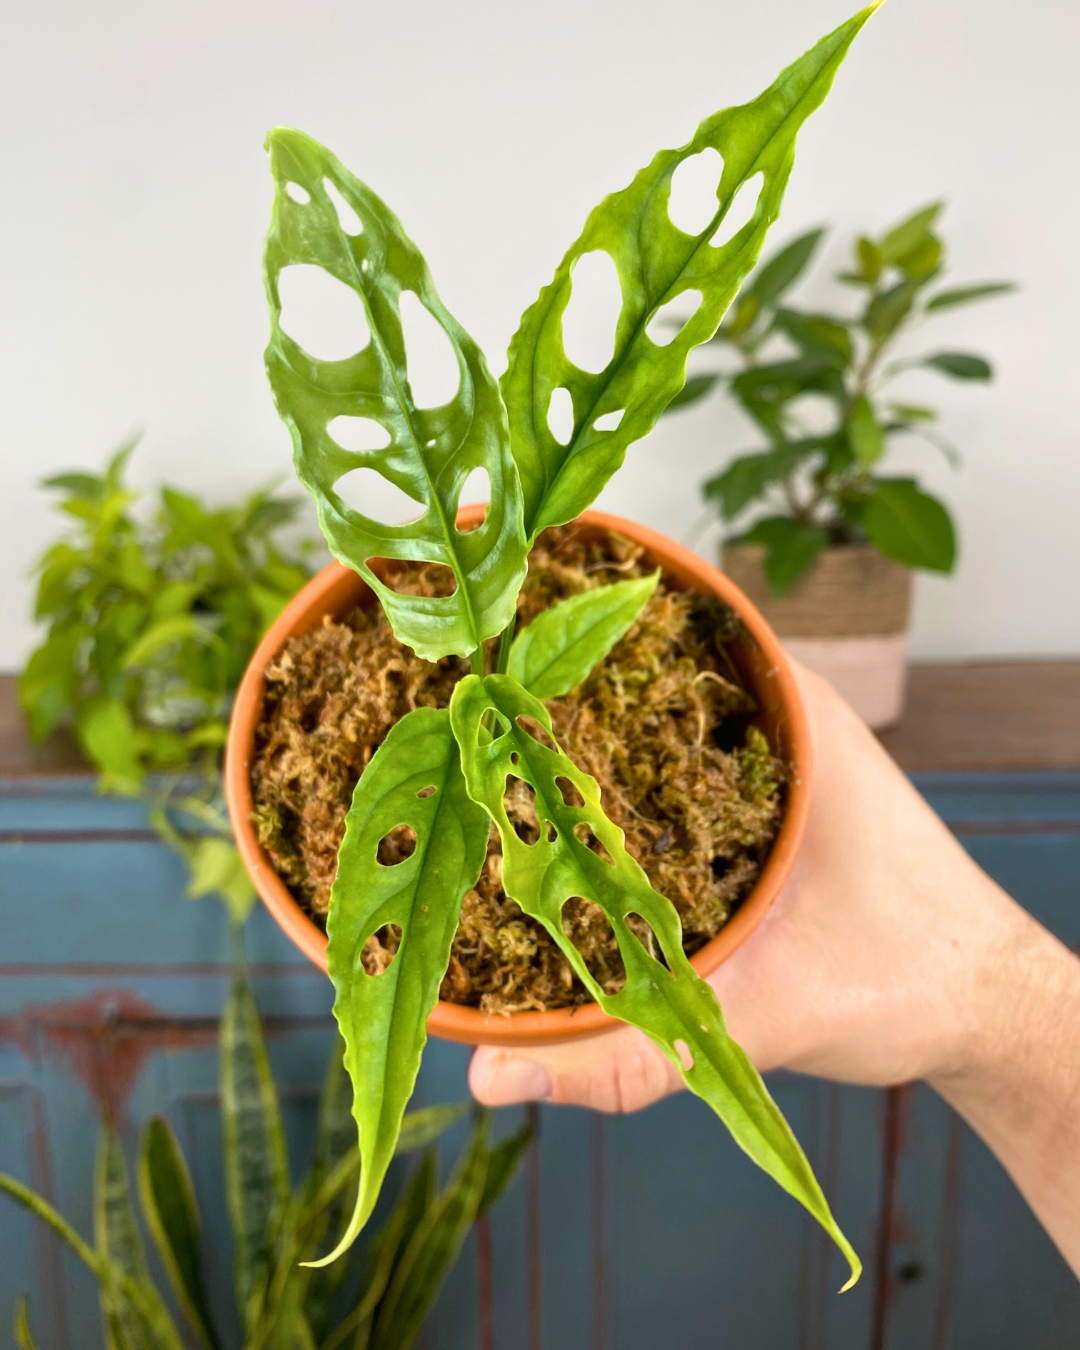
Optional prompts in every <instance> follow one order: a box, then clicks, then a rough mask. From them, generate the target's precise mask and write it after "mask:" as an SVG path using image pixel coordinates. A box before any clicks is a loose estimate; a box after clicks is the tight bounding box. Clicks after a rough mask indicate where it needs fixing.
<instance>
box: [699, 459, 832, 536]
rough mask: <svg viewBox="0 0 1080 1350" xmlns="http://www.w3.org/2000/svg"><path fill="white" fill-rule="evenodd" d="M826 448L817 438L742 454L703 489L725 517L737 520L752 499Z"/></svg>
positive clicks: (725, 518)
mask: <svg viewBox="0 0 1080 1350" xmlns="http://www.w3.org/2000/svg"><path fill="white" fill-rule="evenodd" d="M821 448H822V443H821V441H820V440H817V439H809V440H805V441H792V442H791V443H790V444H787V445H783V446H780V447H779V448H778V449H776V450H766V451H762V452H760V453H758V454H753V455H740V456H739V458H738V459H735V460H732V462H731V463H730V464H729V465H728V467H727V468H726V469H725V470H724V471H723V473H720V474H717V475H716V477H715V478H710V479H709V480H708V482H706V483H705V484H704V487H703V491H704V494H705V496H706V498H708V499H709V500H710V501H715V502H718V503H719V504H720V514H721V516H722V517H723V519H724V520H734V519H735V517H736V516H737V515H739V514H740V512H742V511H743V510H744V509H745V508H746V507H747V506H749V505H750V503H751V502H752V501H755V500H756V499H757V498H758V497H760V496H761V495H762V493H763V492H765V491H766V489H767V488H770V487H772V485H773V484H774V483H778V482H780V481H781V480H782V479H784V478H786V477H787V475H788V474H789V473H792V472H793V471H794V470H795V469H797V468H798V467H799V465H800V464H801V463H802V462H803V461H804V460H805V459H806V458H807V457H808V456H810V455H812V454H814V453H815V451H819V450H821Z"/></svg>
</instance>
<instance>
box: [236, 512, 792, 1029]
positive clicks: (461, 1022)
mask: <svg viewBox="0 0 1080 1350" xmlns="http://www.w3.org/2000/svg"><path fill="white" fill-rule="evenodd" d="M485 510H486V505H485V504H483V503H481V504H478V505H475V506H465V507H462V508H461V509H460V510H459V512H458V516H457V521H458V524H459V525H469V524H472V523H473V522H474V521H476V520H477V519H482V518H483V513H484V511H485ZM577 520H578V521H580V522H581V523H582V524H584V525H589V526H593V527H596V528H598V529H602V530H612V531H614V532H616V533H618V534H622V535H624V536H625V537H626V538H629V539H633V540H634V542H635V543H638V544H641V545H642V546H643V547H644V548H645V549H646V551H647V552H648V553H649V554H650V557H651V559H652V560H653V561H655V562H656V563H657V564H658V565H660V566H663V567H664V569H665V570H666V571H670V572H673V573H675V575H676V576H677V577H678V578H679V580H680V581H681V582H683V584H686V585H687V588H688V589H696V590H699V591H701V592H703V593H705V594H713V595H715V596H717V598H718V599H720V600H721V601H722V602H724V603H726V604H729V605H730V606H731V607H732V608H733V609H734V610H735V611H736V613H737V614H738V616H739V618H740V620H741V622H742V625H743V628H744V630H745V631H746V633H747V634H748V636H749V638H750V640H751V642H752V643H753V644H754V645H755V646H756V647H757V649H758V652H759V653H760V656H761V657H762V658H763V660H762V662H761V665H762V666H763V667H764V675H762V676H761V681H762V682H764V681H766V680H768V681H771V682H772V683H774V685H775V691H774V692H775V695H778V697H779V706H778V709H777V712H776V731H777V737H778V739H782V740H783V742H784V744H783V746H782V749H783V753H784V757H785V758H786V759H787V760H788V762H789V763H790V765H791V769H792V778H791V781H790V782H789V784H788V794H787V796H788V800H787V809H786V810H785V812H784V818H783V820H782V821H781V824H780V829H779V830H778V832H777V835H776V838H775V839H774V840H773V844H772V848H771V849H770V852H769V856H768V858H767V859H766V862H765V865H764V867H763V868H762V870H761V874H760V876H759V877H758V879H757V882H756V884H755V885H754V888H753V890H752V891H751V892H750V894H749V895H748V896H747V897H746V899H745V900H743V901H742V903H741V904H740V905H739V908H738V909H737V910H736V912H735V914H734V915H733V916H732V918H731V919H730V920H729V921H728V923H727V924H726V925H725V926H724V927H723V928H722V929H721V930H720V932H719V933H717V935H716V936H715V937H714V938H711V939H710V940H709V941H708V942H707V943H706V944H705V946H704V947H702V948H701V950H700V951H698V952H696V953H695V954H694V956H693V957H691V964H692V965H693V967H694V969H695V970H696V971H697V972H698V974H699V975H702V976H708V975H710V974H711V973H712V972H713V971H714V970H715V969H716V968H717V967H718V966H719V965H720V964H721V963H722V962H723V961H726V960H727V958H728V957H729V956H730V955H731V954H732V953H733V952H734V951H736V950H737V949H738V948H739V947H741V946H742V944H743V943H744V942H745V941H746V939H747V938H748V937H749V936H750V934H751V933H753V931H754V930H755V928H757V926H758V924H759V923H760V922H761V921H762V919H763V918H764V917H765V915H766V913H767V912H768V910H769V909H770V908H771V906H772V903H773V901H774V900H775V899H776V896H777V895H778V893H779V891H780V888H781V886H782V885H783V883H784V881H785V880H786V879H787V876H788V874H789V872H790V871H791V868H792V865H793V863H794V861H795V855H796V854H797V852H798V848H799V844H800V842H801V841H802V836H803V833H804V831H805V829H806V821H807V816H808V813H809V809H810V782H811V770H812V759H811V745H810V727H809V723H808V722H807V718H806V712H805V709H804V708H803V704H802V699H801V698H800V696H799V691H798V687H797V685H796V683H795V677H794V675H793V673H792V670H791V666H790V665H789V663H788V660H787V657H786V656H785V654H784V650H783V648H782V647H781V645H780V640H779V639H778V638H777V637H776V635H775V634H774V633H773V631H772V629H771V628H770V627H769V625H768V624H767V623H766V622H765V620H764V618H763V617H762V616H761V614H760V613H759V612H758V610H757V609H756V608H755V607H754V606H753V605H752V604H751V602H750V601H749V600H748V599H747V598H746V596H745V595H744V594H743V593H742V591H740V590H739V589H738V587H737V586H735V584H734V583H733V582H731V581H729V580H728V578H727V577H726V576H724V574H723V573H722V572H720V571H719V570H718V569H717V568H715V567H714V566H713V565H712V564H711V563H708V562H706V561H705V559H704V558H701V557H699V556H698V554H696V553H693V552H692V551H691V550H690V549H688V548H686V547H685V546H684V545H682V544H677V543H676V542H675V541H674V540H672V539H669V538H667V536H665V535H663V534H660V533H659V532H658V531H656V530H652V529H650V528H649V527H648V526H646V525H640V524H638V523H637V522H636V521H631V520H626V519H624V518H622V517H621V516H614V515H610V514H609V513H607V512H604V511H593V510H589V511H583V512H582V513H581V515H580V516H578V517H577ZM365 589H367V587H366V583H365V582H364V581H363V580H362V578H360V577H359V576H358V575H357V573H355V572H353V571H351V570H350V569H349V568H347V567H345V566H343V565H342V564H341V563H339V562H332V563H329V564H328V565H327V566H326V567H324V568H323V569H322V570H321V571H320V572H318V573H316V575H315V576H314V577H312V578H311V580H310V581H309V582H308V583H307V584H306V585H305V586H304V587H303V588H302V589H301V590H300V591H298V592H297V594H296V595H295V596H294V597H293V599H292V600H291V601H290V602H289V603H288V604H287V605H286V606H285V608H284V609H283V610H282V611H281V613H280V614H279V615H278V617H277V619H275V621H274V622H273V624H271V626H270V628H269V629H268V630H267V632H266V634H265V636H264V637H263V639H262V641H261V642H260V643H259V645H258V647H257V648H256V649H255V652H254V654H253V656H252V658H251V660H250V662H249V663H248V667H247V670H246V671H245V672H244V676H243V679H242V680H241V681H240V684H239V686H238V688H237V691H236V699H235V702H234V704H233V711H232V717H231V720H230V724H229V736H228V742H227V745H226V751H225V798H226V802H227V804H228V809H229V817H230V820H231V822H232V828H233V833H234V835H235V838H236V844H237V847H238V849H239V851H240V856H241V858H242V859H243V862H244V865H245V867H246V868H247V871H248V874H249V876H250V877H251V880H252V882H253V884H254V886H255V889H256V890H257V891H258V893H259V895H260V897H261V898H262V901H263V903H264V904H265V905H266V907H267V909H269V911H270V913H271V914H272V915H273V917H274V919H275V920H276V921H277V923H278V925H279V926H280V927H281V929H282V930H283V931H284V933H285V934H286V935H287V936H288V937H289V938H290V939H291V940H292V941H293V942H294V943H295V944H296V946H297V947H299V949H300V950H301V951H302V952H303V953H304V955H305V956H307V957H308V958H309V959H310V960H311V961H312V962H314V964H315V965H317V966H319V967H320V968H321V969H322V970H324V971H325V970H326V968H327V959H326V934H325V933H324V932H323V931H322V930H321V929H320V928H318V927H317V926H316V924H315V923H314V922H313V921H312V920H311V919H310V918H309V917H308V916H307V915H306V914H305V913H304V912H303V910H302V909H301V908H300V906H299V905H298V904H297V902H296V901H295V900H294V899H293V897H292V895H290V893H289V891H288V889H287V888H286V886H285V884H284V882H283V881H282V880H281V878H280V877H279V876H278V875H277V873H276V872H275V871H274V868H273V866H272V865H271V863H270V860H269V859H268V858H267V856H266V854H265V853H264V852H263V850H262V848H261V846H260V845H259V842H258V839H257V838H256V835H255V831H254V829H253V827H252V825H251V812H252V806H253V803H252V798H251V784H250V764H251V755H252V748H253V745H254V739H255V728H256V726H257V725H258V721H259V717H260V715H261V712H262V702H263V671H264V670H265V669H266V667H267V666H268V665H269V663H270V662H271V661H272V660H273V658H274V657H275V656H276V655H277V654H278V652H279V651H280V650H281V648H282V647H283V646H284V644H285V641H286V640H287V639H288V638H289V637H292V636H293V635H295V634H297V633H301V632H305V631H306V630H307V629H308V628H310V627H312V626H313V625H314V624H315V623H317V622H318V621H319V620H320V618H321V617H322V615H323V614H327V613H340V612H342V611H341V609H340V608H335V603H336V605H337V606H341V605H343V604H344V603H346V602H349V601H351V603H350V604H349V608H351V607H352V605H353V604H355V603H356V602H357V600H358V599H359V595H360V594H362V593H363V591H364V590H365ZM762 692H763V691H762V688H761V687H760V684H759V687H757V688H756V689H755V693H756V694H757V695H758V697H759V701H763V700H762V697H761V696H762ZM773 748H774V752H775V750H776V748H777V746H776V745H775V744H774V747H773ZM622 1025H624V1024H623V1023H621V1022H619V1021H618V1019H616V1018H614V1017H611V1016H609V1015H608V1014H607V1013H605V1012H604V1011H603V1009H602V1008H601V1007H600V1005H599V1004H597V1003H586V1004H582V1005H580V1006H579V1007H576V1008H553V1009H550V1010H548V1011H545V1012H518V1013H509V1014H496V1015H493V1016H486V1015H485V1014H483V1013H481V1012H480V1010H479V1009H478V1008H468V1007H464V1006H462V1005H461V1004H456V1003H448V1002H445V1001H444V1000H442V999H440V1000H439V1002H438V1003H437V1004H436V1005H435V1008H434V1010H433V1011H432V1013H431V1015H430V1016H429V1017H428V1020H427V1030H428V1034H429V1035H433V1036H439V1037H441V1038H443V1039H444V1040H451V1041H459V1042H463V1043H465V1044H470V1045H502V1046H506V1045H519V1046H523V1045H544V1044H554V1043H557V1042H561V1041H569V1040H577V1039H579V1038H582V1037H585V1036H595V1035H597V1034H599V1033H601V1032H605V1031H610V1030H613V1029H615V1028H617V1027H619V1026H622Z"/></svg>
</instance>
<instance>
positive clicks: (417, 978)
mask: <svg viewBox="0 0 1080 1350" xmlns="http://www.w3.org/2000/svg"><path fill="white" fill-rule="evenodd" d="M399 825H406V826H409V827H410V828H411V829H412V830H413V831H414V833H415V836H416V842H415V848H414V851H413V852H412V854H411V855H410V856H409V857H408V858H406V859H404V861H401V862H398V863H395V864H394V865H392V866H385V865H384V864H382V863H380V862H379V861H378V857H377V854H378V849H379V843H380V841H381V840H382V839H383V838H384V837H385V836H386V835H388V834H389V833H390V832H391V831H392V830H394V829H395V828H396V827H397V826H399ZM487 838H488V823H487V817H486V815H485V814H484V812H483V811H482V810H481V809H480V807H478V806H477V805H476V804H475V803H474V802H473V801H471V800H470V798H469V795H468V793H467V792H466V791H465V780H464V779H463V778H462V776H461V769H460V765H459V758H458V749H457V743H456V742H455V740H454V736H453V732H452V731H451V729H450V715H449V713H448V712H447V710H446V709H445V708H442V709H436V708H416V709H414V710H413V711H412V712H410V713H408V714H407V715H406V716H405V717H403V718H402V719H401V721H399V722H397V723H396V724H395V725H394V727H393V728H392V729H391V731H390V734H389V735H388V736H387V738H386V740H385V741H383V743H382V745H381V746H379V748H378V750H377V751H376V752H375V754H374V756H373V757H372V759H371V762H370V764H368V766H367V768H366V769H365V770H364V772H363V774H362V775H361V777H360V781H359V782H358V783H357V785H356V791H355V792H354V793H353V800H352V805H351V806H350V808H349V814H348V816H347V818H346V822H345V837H344V839H343V840H342V844H341V849H340V851H339V853H338V873H337V880H336V881H335V882H334V886H333V889H332V891H331V895H330V911H329V914H328V916H327V925H326V931H327V937H328V939H329V944H328V948H327V959H328V963H329V971H330V978H331V979H332V980H333V982H334V988H335V989H336V991H337V997H336V999H335V1000H334V1016H335V1017H336V1018H337V1021H338V1026H339V1027H340V1028H341V1034H342V1036H343V1037H344V1039H345V1047H346V1048H345V1067H346V1068H347V1069H348V1072H349V1077H350V1078H351V1079H352V1084H353V1093H354V1097H353V1115H354V1117H355V1119H356V1124H357V1129H358V1131H359V1142H360V1153H361V1157H362V1159H363V1171H362V1173H361V1178H360V1188H359V1193H358V1195H357V1198H356V1208H355V1210H354V1212H353V1216H352V1219H351V1220H350V1222H349V1225H348V1227H347V1228H346V1230H345V1233H344V1234H343V1236H342V1238H341V1240H340V1242H339V1243H338V1244H337V1246H336V1247H335V1248H334V1250H333V1251H332V1252H331V1253H330V1254H329V1255H328V1256H325V1257H323V1258H322V1260H321V1261H318V1262H315V1263H314V1264H315V1265H326V1264H327V1263H328V1262H330V1261H332V1260H334V1258H335V1257H337V1256H339V1255H340V1254H341V1253H342V1252H343V1251H345V1250H346V1249H347V1248H348V1247H349V1246H350V1245H351V1244H352V1242H353V1240H354V1239H355V1237H356V1235H357V1233H359V1231H360V1229H361V1228H362V1227H363V1226H364V1224H365V1222H366V1221H367V1219H368V1216H369V1215H370V1214H371V1211H372V1209H373V1208H374V1205H375V1201H376V1200H377V1199H378V1196H379V1190H380V1188H381V1186H382V1182H383V1178H384V1176H385V1175H386V1169H387V1167H388V1166H389V1163H390V1159H391V1158H392V1157H393V1155H394V1147H395V1144H396V1142H397V1138H398V1132H399V1130H400V1128H401V1120H402V1116H403V1114H404V1111H405V1106H406V1103H407V1102H408V1100H409V1098H410V1096H411V1095H412V1091H413V1086H414V1084H415V1082H416V1074H417V1070H418V1069H419V1067H420V1055H421V1052H422V1050H423V1048H424V1043H425V1041H426V1039H427V1030H426V1023H427V1017H428V1014H429V1013H430V1012H431V1011H432V1009H433V1008H434V1007H435V1004H436V1002H437V1001H438V997H439V985H440V984H441V982H442V978H443V976H444V975H445V974H446V967H447V965H448V964H449V961H450V944H451V943H452V941H453V938H454V933H455V931H456V929H457V921H458V914H459V912H460V909H461V901H462V898H463V897H464V895H465V892H466V891H468V890H469V889H470V887H472V886H474V885H475V884H476V881H477V878H478V877H479V875H480V869H481V867H482V866H483V863H484V858H485V857H486V856H487ZM387 924H396V925H397V926H398V927H399V928H400V930H401V944H400V946H399V947H398V950H397V953H396V954H395V956H394V958H393V960H392V961H391V963H390V965H389V967H388V968H387V969H386V970H384V971H383V972H382V973H381V974H379V975H369V974H367V972H366V971H365V970H364V967H363V964H362V962H361V959H360V956H361V952H362V951H363V949H364V945H365V944H366V942H367V940H368V938H369V937H371V936H372V935H373V934H374V933H377V932H378V931H379V929H381V928H383V927H384V926H385V925H387Z"/></svg>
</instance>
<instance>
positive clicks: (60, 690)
mask: <svg viewBox="0 0 1080 1350" xmlns="http://www.w3.org/2000/svg"><path fill="white" fill-rule="evenodd" d="M86 635H87V634H86V629H85V628H84V627H83V626H82V625H81V624H70V623H68V624H64V625H62V626H61V625H58V626H57V627H55V628H53V630H52V632H50V634H49V636H48V638H46V640H45V642H44V643H42V645H41V646H40V647H39V648H38V649H37V651H35V652H34V653H33V655H32V656H31V657H30V659H29V661H27V663H26V667H25V669H24V670H23V672H22V674H21V675H20V676H19V702H20V703H21V704H22V707H23V710H24V711H25V713H26V715H27V719H28V721H29V724H30V734H31V736H33V738H34V740H35V741H40V740H44V738H45V737H46V736H47V735H48V734H49V732H50V731H52V730H54V729H55V727H56V726H57V725H58V724H59V722H60V721H61V719H62V718H63V717H64V715H65V714H66V713H67V712H69V711H70V709H71V708H72V707H73V705H74V702H75V695H76V692H77V690H78V687H79V668H78V665H77V664H76V662H77V658H78V654H79V648H80V647H81V645H82V643H83V640H84V639H85V638H86Z"/></svg>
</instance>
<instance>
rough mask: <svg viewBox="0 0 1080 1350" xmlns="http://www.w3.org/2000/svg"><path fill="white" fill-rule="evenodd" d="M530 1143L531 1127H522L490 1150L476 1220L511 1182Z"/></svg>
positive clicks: (531, 1137)
mask: <svg viewBox="0 0 1080 1350" xmlns="http://www.w3.org/2000/svg"><path fill="white" fill-rule="evenodd" d="M532 1141H533V1130H532V1126H531V1125H523V1126H522V1127H521V1129H520V1130H517V1131H515V1132H514V1133H513V1134H511V1135H508V1136H507V1138H505V1139H504V1140H502V1142H501V1143H499V1144H496V1145H495V1147H494V1148H493V1149H492V1150H491V1152H490V1153H489V1155H488V1169H487V1176H486V1177H485V1178H484V1193H483V1195H482V1196H481V1197H480V1204H479V1207H478V1208H477V1211H476V1217H477V1218H479V1217H480V1216H481V1215H482V1214H486V1213H487V1212H488V1210H489V1209H490V1208H491V1207H492V1205H494V1204H496V1203H497V1202H498V1200H499V1198H500V1196H501V1195H502V1194H503V1192H504V1191H506V1189H507V1188H508V1187H509V1186H510V1184H511V1183H512V1182H513V1180H514V1177H515V1176H516V1175H517V1170H518V1167H519V1166H520V1165H521V1160H522V1159H523V1158H524V1157H525V1154H526V1153H527V1152H528V1151H529V1145H530V1144H531V1143H532Z"/></svg>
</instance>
